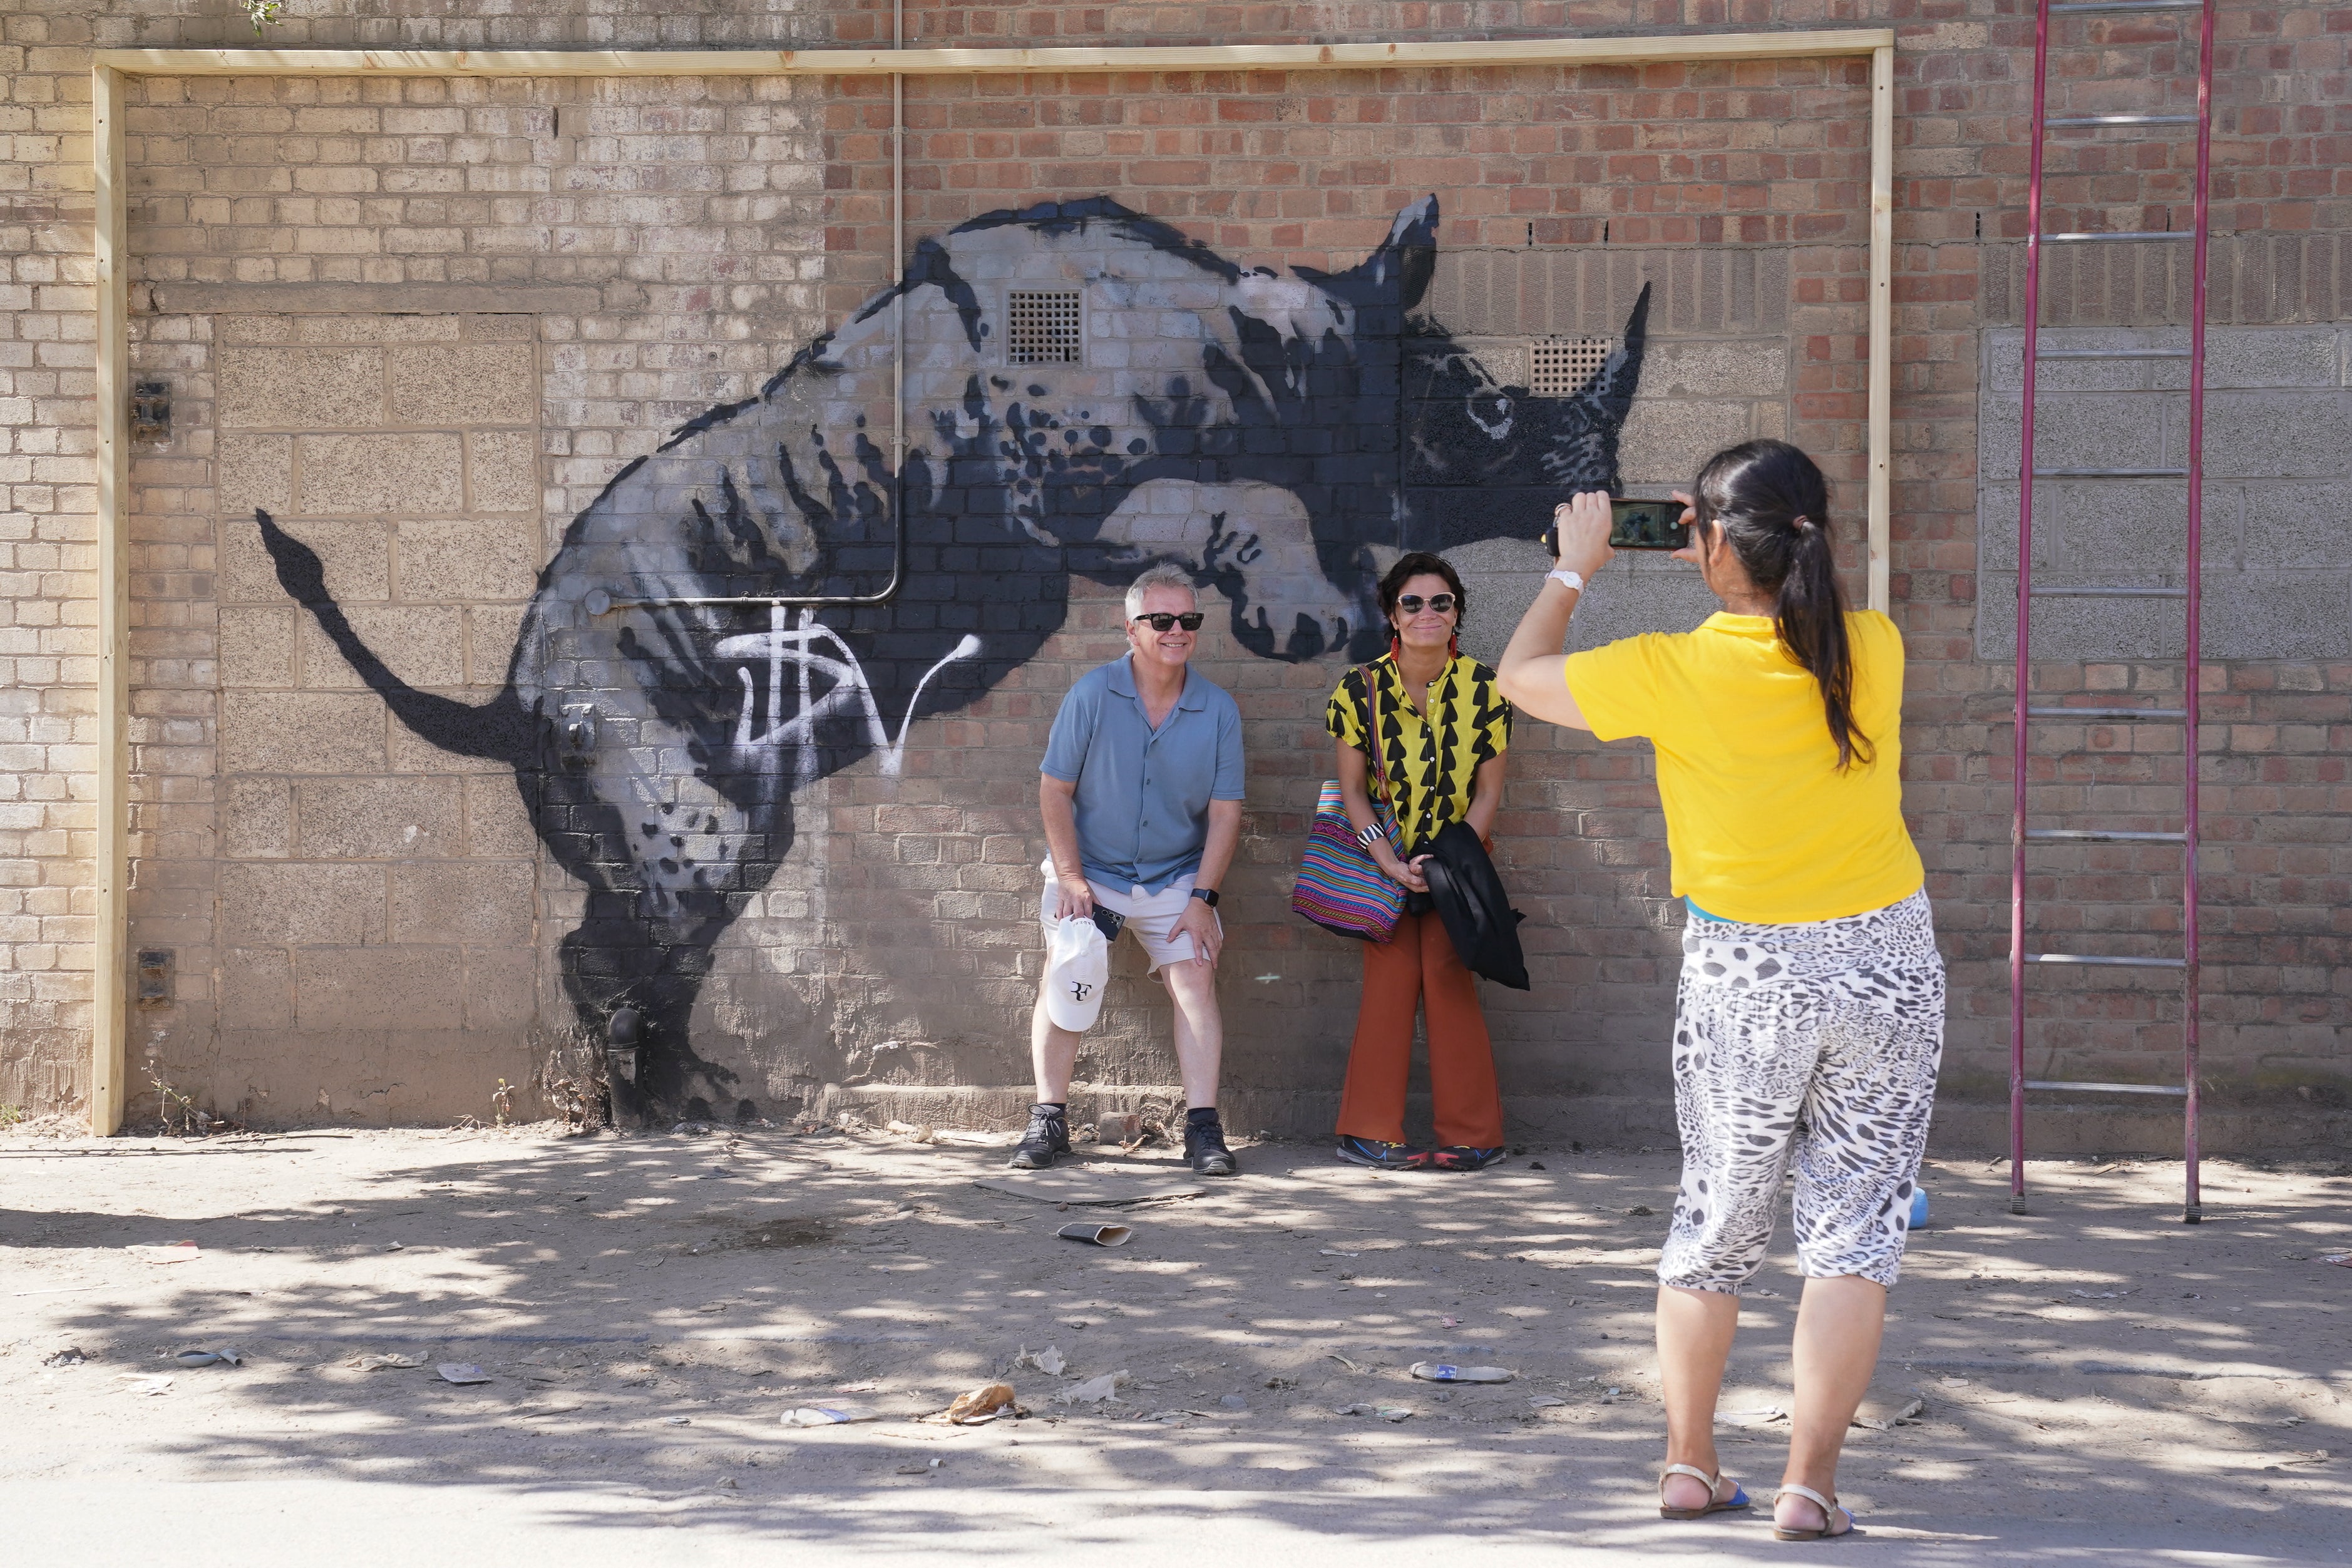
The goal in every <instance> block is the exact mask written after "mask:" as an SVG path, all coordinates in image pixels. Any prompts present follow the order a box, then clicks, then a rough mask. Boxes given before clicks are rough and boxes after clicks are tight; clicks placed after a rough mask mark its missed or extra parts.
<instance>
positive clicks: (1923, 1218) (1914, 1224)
mask: <svg viewBox="0 0 2352 1568" xmlns="http://www.w3.org/2000/svg"><path fill="white" fill-rule="evenodd" d="M1911 1228H1912V1229H1914V1230H1925V1229H1927V1188H1926V1187H1924V1186H1916V1184H1915V1185H1914V1186H1912V1188H1911Z"/></svg>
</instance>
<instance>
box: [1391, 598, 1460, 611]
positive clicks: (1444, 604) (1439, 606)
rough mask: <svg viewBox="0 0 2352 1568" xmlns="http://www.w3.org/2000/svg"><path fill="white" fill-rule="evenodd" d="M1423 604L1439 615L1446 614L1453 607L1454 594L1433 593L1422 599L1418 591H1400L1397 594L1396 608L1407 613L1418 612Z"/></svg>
mask: <svg viewBox="0 0 2352 1568" xmlns="http://www.w3.org/2000/svg"><path fill="white" fill-rule="evenodd" d="M1424 604H1426V605H1428V606H1429V607H1430V608H1431V609H1432V610H1434V611H1436V612H1438V613H1439V614H1440V615H1444V614H1448V613H1450V612H1452V611H1453V609H1454V595H1452V594H1450V593H1433V594H1431V595H1430V596H1429V597H1428V598H1427V599H1423V597H1422V596H1421V595H1420V594H1418V593H1400V594H1398V595H1397V608H1398V609H1399V610H1402V611H1403V612H1405V613H1406V614H1407V615H1418V614H1420V613H1421V607H1422V606H1423V605H1424Z"/></svg>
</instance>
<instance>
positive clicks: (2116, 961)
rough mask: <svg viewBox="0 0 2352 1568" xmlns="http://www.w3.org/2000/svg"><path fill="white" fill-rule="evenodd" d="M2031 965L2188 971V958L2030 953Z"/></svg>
mask: <svg viewBox="0 0 2352 1568" xmlns="http://www.w3.org/2000/svg"><path fill="white" fill-rule="evenodd" d="M2025 961H2026V962H2027V963H2029V964H2093V965H2096V966H2098V967H2101V968H2107V969H2186V968H2187V967H2189V960H2188V959H2186V958H2096V957H2089V956H2084V955H2083V954H2080V953H2028V954H2027V955H2025Z"/></svg>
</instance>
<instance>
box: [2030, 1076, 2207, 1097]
mask: <svg viewBox="0 0 2352 1568" xmlns="http://www.w3.org/2000/svg"><path fill="white" fill-rule="evenodd" d="M2025 1086H2026V1087H2027V1088H2028V1089H2057V1090H2063V1091H2066V1092H2072V1093H2076V1094H2178V1095H2179V1096H2180V1097H2181V1098H2182V1099H2184V1100H2186V1099H2187V1098H2188V1097H2189V1091H2188V1090H2187V1089H2185V1088H2183V1087H2181V1086H2180V1085H2179V1084H2177V1083H2068V1082H2060V1081H2058V1080H2054V1079H2048V1078H2029V1079H2027V1080H2026V1081H2025Z"/></svg>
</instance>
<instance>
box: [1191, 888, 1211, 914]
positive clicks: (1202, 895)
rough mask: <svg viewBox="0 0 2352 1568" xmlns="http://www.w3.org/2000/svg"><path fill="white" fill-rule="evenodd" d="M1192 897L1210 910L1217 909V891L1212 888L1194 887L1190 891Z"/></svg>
mask: <svg viewBox="0 0 2352 1568" xmlns="http://www.w3.org/2000/svg"><path fill="white" fill-rule="evenodd" d="M1192 896H1193V897H1195V898H1197V899H1199V900H1200V901H1201V902H1202V903H1203V904H1207V905H1208V906H1209V907H1210V908H1212V909H1214V908H1215V907H1217V890H1216V889H1215V888H1213V887H1196V888H1194V889H1193V890H1192Z"/></svg>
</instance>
